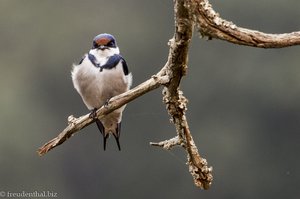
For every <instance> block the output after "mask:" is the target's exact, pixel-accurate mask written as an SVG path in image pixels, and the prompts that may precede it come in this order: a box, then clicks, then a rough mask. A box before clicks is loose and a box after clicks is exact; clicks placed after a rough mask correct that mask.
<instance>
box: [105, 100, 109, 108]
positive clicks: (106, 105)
mask: <svg viewBox="0 0 300 199" xmlns="http://www.w3.org/2000/svg"><path fill="white" fill-rule="evenodd" d="M109 100H110V98H109V99H107V100H106V101H105V103H104V107H105V108H107V107H108V104H109Z"/></svg>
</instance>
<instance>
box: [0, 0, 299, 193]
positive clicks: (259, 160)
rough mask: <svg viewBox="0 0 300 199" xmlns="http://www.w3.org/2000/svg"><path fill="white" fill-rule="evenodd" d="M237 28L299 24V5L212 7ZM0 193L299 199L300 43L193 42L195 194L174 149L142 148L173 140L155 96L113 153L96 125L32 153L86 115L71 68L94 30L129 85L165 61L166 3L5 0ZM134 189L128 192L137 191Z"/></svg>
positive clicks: (190, 87) (134, 108)
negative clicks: (198, 170) (202, 177)
mask: <svg viewBox="0 0 300 199" xmlns="http://www.w3.org/2000/svg"><path fill="white" fill-rule="evenodd" d="M211 3H212V4H213V6H214V8H215V10H217V11H218V12H220V14H221V16H222V17H224V18H225V19H228V20H231V21H233V22H234V23H236V24H237V25H240V26H243V27H248V28H252V29H259V30H261V31H265V32H273V33H279V32H290V31H295V30H298V29H299V27H300V24H299V20H298V19H299V18H300V12H299V8H300V2H299V1H294V0H288V1H278V0H276V1H272V3H270V2H269V1H267V0H259V1H258V0H256V1H237V0H227V1H215V0H214V1H211ZM0 27H1V30H0V34H1V37H0V67H1V73H0V89H1V97H0V108H1V113H0V127H1V134H0V136H1V139H0V162H1V164H0V191H2V190H4V191H12V192H13V191H14V192H18V191H22V190H24V191H28V192H30V191H35V190H39V191H44V190H46V191H47V190H50V191H54V192H57V193H58V196H59V198H65V199H66V198H73V199H74V198H86V197H88V198H99V197H103V198H117V197H119V198H152V197H153V195H159V196H160V197H161V198H162V197H168V198H171V197H173V198H182V197H184V198H196V197H202V198H207V199H208V198H220V197H222V198H282V197H285V198H298V197H299V196H300V192H299V189H298V188H297V184H299V181H300V172H299V169H298V168H299V167H300V161H299V158H298V156H299V152H300V145H299V138H300V134H299V131H300V93H299V90H300V67H299V52H300V49H299V47H291V48H285V49H276V50H274V49H268V50H266V49H255V48H250V47H244V46H236V45H233V44H229V43H226V42H223V41H217V40H212V41H205V40H200V39H199V38H198V35H195V36H194V40H193V42H192V47H191V50H190V64H189V65H190V67H189V71H188V76H187V77H186V78H184V81H183V91H184V93H185V95H186V96H187V97H188V99H189V102H190V103H189V106H188V109H189V110H188V117H189V120H190V126H191V131H192V132H193V135H194V137H195V141H196V143H197V145H198V147H199V150H200V153H202V154H203V155H204V156H205V157H207V158H208V160H209V161H210V164H212V165H213V166H214V175H215V176H214V178H215V181H214V183H213V186H212V188H211V189H210V190H209V191H201V190H198V189H197V188H196V187H194V185H193V184H192V181H191V179H190V178H191V177H190V175H189V174H188V173H187V171H186V168H185V167H186V165H185V164H184V162H183V161H184V160H185V157H183V153H181V151H180V150H175V151H172V152H165V151H161V150H160V149H159V150H157V149H156V148H151V147H150V146H149V144H148V143H149V142H150V141H159V140H162V139H165V138H169V137H171V136H172V135H174V133H175V132H174V131H175V130H174V128H173V127H172V125H170V124H169V117H168V115H167V113H166V111H165V110H164V109H165V108H164V105H163V104H162V102H161V95H160V92H161V91H160V90H157V91H154V92H152V93H150V94H147V95H145V96H143V97H141V98H139V99H137V100H136V101H134V102H132V103H131V104H129V105H128V107H127V109H126V111H125V113H124V119H123V120H124V121H123V131H122V136H121V143H122V145H123V149H122V151H121V152H118V151H117V150H116V148H115V144H114V142H109V143H108V149H107V151H105V152H103V151H102V140H101V135H100V134H99V133H98V132H97V129H96V127H95V126H93V125H92V126H91V127H88V128H87V129H84V130H83V132H81V133H79V134H78V135H76V136H75V137H74V138H72V139H71V140H69V141H68V142H67V143H65V144H64V145H63V146H61V147H58V148H56V149H55V150H53V151H51V152H50V153H49V154H47V155H46V156H45V157H43V158H40V157H38V156H37V154H36V153H35V151H36V149H37V147H39V146H40V145H41V144H43V143H44V142H45V141H47V140H49V139H50V138H52V137H54V136H55V135H56V134H57V133H58V132H59V131H60V130H61V129H62V128H64V126H65V122H66V117H67V116H68V115H70V114H74V115H75V116H79V115H81V114H83V113H87V110H86V108H85V106H84V105H83V103H82V101H81V99H80V97H79V95H78V94H77V93H76V92H75V90H74V89H73V87H72V83H71V78H70V70H71V66H72V63H74V62H77V61H78V60H80V58H81V56H82V55H83V54H84V53H85V52H87V51H88V50H89V48H90V46H91V39H92V38H93V37H94V36H95V35H96V34H98V33H102V32H108V33H111V34H113V35H115V37H116V38H117V42H118V45H119V47H120V49H121V53H122V54H123V56H124V57H125V58H126V60H127V62H128V64H129V67H130V70H131V71H132V73H133V74H134V85H137V84H138V83H140V82H142V81H143V80H145V79H147V78H148V77H150V76H151V75H152V74H153V73H155V72H157V71H158V70H159V69H160V68H161V67H162V66H163V65H164V63H165V61H166V59H167V53H168V46H167V42H168V40H169V39H170V38H171V37H172V34H173V3H172V1H171V0H170V1H138V0H128V1H127V0H126V1H121V0H116V1H101V0H98V1H96V0H87V1H80V0H72V1H71V0H68V1H67V0H61V1H58V0H52V1H39V0H27V1H20V0H1V1H0ZM133 187H134V188H133Z"/></svg>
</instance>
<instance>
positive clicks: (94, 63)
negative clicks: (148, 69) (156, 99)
mask: <svg viewBox="0 0 300 199" xmlns="http://www.w3.org/2000/svg"><path fill="white" fill-rule="evenodd" d="M71 73H72V81H73V85H74V87H75V89H76V90H77V92H78V93H79V94H80V96H81V98H82V100H83V102H84V104H85V105H86V106H87V108H88V109H89V110H90V111H91V114H90V117H92V118H94V120H95V122H96V124H97V127H98V129H99V130H100V132H101V134H102V135H103V145H104V150H105V149H106V140H107V138H108V137H109V135H110V134H112V135H113V136H114V137H115V140H116V142H117V145H118V149H119V150H121V147H120V142H119V137H120V132H121V121H122V112H123V111H124V109H125V105H124V106H122V107H121V108H119V109H117V110H115V111H113V112H111V113H109V114H108V115H106V116H105V117H103V118H102V119H98V118H97V117H96V110H97V109H98V108H100V107H102V106H103V105H105V104H107V103H108V101H109V99H110V98H112V97H114V96H116V95H119V94H121V93H124V92H125V91H128V90H129V88H130V86H131V84H132V75H131V73H130V72H129V69H128V66H127V64H126V61H125V59H124V58H123V57H122V56H121V55H120V50H119V48H118V46H117V43H116V40H115V38H114V36H112V35H111V34H107V33H103V34H99V35H97V36H96V37H95V38H94V39H93V45H92V49H91V50H90V51H89V53H87V54H85V55H84V56H83V58H82V59H81V61H80V62H79V64H78V65H76V64H74V65H73V69H72V72H71Z"/></svg>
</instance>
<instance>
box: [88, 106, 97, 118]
mask: <svg viewBox="0 0 300 199" xmlns="http://www.w3.org/2000/svg"><path fill="white" fill-rule="evenodd" d="M89 118H92V119H94V120H95V119H97V108H94V109H93V110H92V111H91V113H90V115H89Z"/></svg>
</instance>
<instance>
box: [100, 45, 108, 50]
mask: <svg viewBox="0 0 300 199" xmlns="http://www.w3.org/2000/svg"><path fill="white" fill-rule="evenodd" d="M99 49H100V50H105V49H107V47H106V46H104V45H101V46H99Z"/></svg>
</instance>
